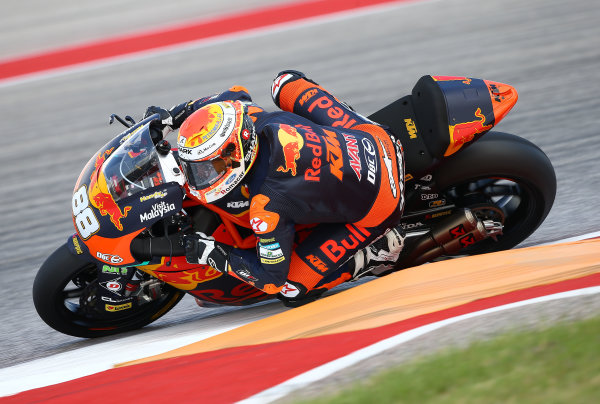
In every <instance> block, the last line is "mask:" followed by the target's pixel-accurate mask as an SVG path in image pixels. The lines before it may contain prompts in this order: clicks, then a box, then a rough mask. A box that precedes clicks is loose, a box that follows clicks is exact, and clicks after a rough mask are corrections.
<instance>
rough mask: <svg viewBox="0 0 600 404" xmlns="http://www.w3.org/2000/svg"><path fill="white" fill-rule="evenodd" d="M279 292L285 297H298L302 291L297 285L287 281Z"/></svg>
mask: <svg viewBox="0 0 600 404" xmlns="http://www.w3.org/2000/svg"><path fill="white" fill-rule="evenodd" d="M279 293H280V294H282V295H283V296H285V297H296V296H298V294H299V293H300V291H299V290H298V288H297V287H295V286H294V285H292V284H291V283H288V282H286V283H285V285H283V288H282V289H281V291H280V292H279Z"/></svg>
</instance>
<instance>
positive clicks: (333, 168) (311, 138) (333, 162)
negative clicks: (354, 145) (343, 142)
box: [297, 125, 344, 182]
mask: <svg viewBox="0 0 600 404" xmlns="http://www.w3.org/2000/svg"><path fill="white" fill-rule="evenodd" d="M297 127H298V128H300V129H303V130H304V135H305V136H306V147H307V148H309V149H310V150H311V151H312V154H313V156H314V158H313V159H312V160H311V166H312V167H311V168H307V169H306V171H305V172H304V179H305V180H307V181H316V182H318V181H320V180H321V178H320V175H321V165H322V164H323V162H322V160H321V156H322V155H323V148H322V146H321V139H323V141H324V143H325V159H326V161H327V163H329V170H330V172H331V174H332V175H333V176H335V177H336V178H337V179H338V180H340V181H342V176H343V172H344V159H343V158H342V149H341V148H340V142H339V140H338V139H337V136H336V134H335V132H332V131H330V130H327V129H323V132H324V134H325V136H323V138H320V137H319V136H317V134H316V133H315V132H314V131H313V130H312V128H310V127H308V126H303V125H297Z"/></svg>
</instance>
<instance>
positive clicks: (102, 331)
mask: <svg viewBox="0 0 600 404" xmlns="http://www.w3.org/2000/svg"><path fill="white" fill-rule="evenodd" d="M97 278H98V276H97V269H96V265H94V264H91V263H89V262H86V261H83V260H82V259H81V258H79V257H77V256H75V255H73V254H71V252H70V251H69V249H68V247H67V245H66V244H63V245H62V246H60V247H59V248H58V249H57V250H56V251H54V253H52V255H50V257H48V258H47V259H46V261H45V262H44V263H43V264H42V266H41V267H40V270H39V271H38V273H37V275H36V277H35V280H34V282H33V303H34V305H35V309H36V310H37V312H38V314H39V316H40V317H41V318H42V320H44V322H45V323H46V324H48V325H49V326H50V327H52V328H54V329H55V330H57V331H60V332H62V333H64V334H68V335H72V336H75V337H82V338H95V337H103V336H107V335H113V334H117V333H121V332H124V331H130V330H135V329H138V328H141V327H143V326H145V325H147V324H150V323H151V322H153V321H155V320H157V319H158V318H160V317H162V316H163V315H164V314H166V313H167V312H168V311H169V310H171V309H172V308H173V307H174V306H175V305H176V304H177V303H178V302H179V300H181V298H182V297H183V296H184V293H183V292H181V291H180V290H178V289H175V288H173V287H171V286H169V285H166V284H165V285H164V286H163V287H162V290H163V293H162V295H161V296H160V297H158V298H157V299H156V300H153V301H152V302H150V303H146V304H143V305H140V306H135V307H134V308H132V309H129V310H124V311H119V312H115V313H109V315H108V316H107V315H106V313H105V314H104V315H103V316H94V315H93V314H90V313H93V311H90V310H83V308H82V307H81V305H80V304H79V303H80V302H79V301H78V297H79V296H81V294H82V293H83V291H84V290H85V288H86V287H87V286H89V285H90V284H93V283H94V282H97ZM73 281H75V282H73ZM73 300H75V302H74V301H73Z"/></svg>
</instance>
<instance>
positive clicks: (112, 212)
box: [92, 192, 131, 231]
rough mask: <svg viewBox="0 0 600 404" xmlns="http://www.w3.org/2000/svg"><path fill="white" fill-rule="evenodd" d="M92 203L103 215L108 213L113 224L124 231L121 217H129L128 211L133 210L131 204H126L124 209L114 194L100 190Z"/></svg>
mask: <svg viewBox="0 0 600 404" xmlns="http://www.w3.org/2000/svg"><path fill="white" fill-rule="evenodd" d="M92 205H94V206H95V207H96V208H97V209H98V210H99V211H100V214H101V215H102V216H106V215H108V216H109V217H110V221H111V222H112V224H114V225H115V227H116V228H117V229H119V230H120V231H123V225H122V224H121V219H124V218H126V217H127V213H128V212H129V211H130V210H131V206H125V207H124V208H123V210H121V208H119V205H117V203H116V202H115V200H114V199H113V197H112V195H111V194H105V193H104V192H99V193H97V194H96V195H94V197H93V198H92Z"/></svg>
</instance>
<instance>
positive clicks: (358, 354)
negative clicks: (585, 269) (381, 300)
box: [237, 286, 600, 404]
mask: <svg viewBox="0 0 600 404" xmlns="http://www.w3.org/2000/svg"><path fill="white" fill-rule="evenodd" d="M595 293H600V286H595V287H590V288H584V289H577V290H571V291H568V292H562V293H556V294H553V295H548V296H541V297H537V298H534V299H529V300H523V301H520V302H515V303H510V304H506V305H503V306H498V307H493V308H490V309H486V310H481V311H476V312H473V313H468V314H463V315H461V316H458V317H453V318H449V319H446V320H442V321H438V322H436V323H432V324H428V325H425V326H422V327H419V328H415V329H413V330H409V331H406V332H403V333H400V334H398V335H395V336H393V337H390V338H387V339H384V340H382V341H379V342H377V343H375V344H373V345H370V346H368V347H366V348H363V349H360V350H358V351H355V352H353V353H351V354H349V355H346V356H344V357H341V358H339V359H336V360H334V361H331V362H329V363H326V364H324V365H321V366H319V367H316V368H314V369H312V370H309V371H308V372H305V373H302V374H300V375H298V376H296V377H294V378H292V379H289V380H287V381H285V382H283V383H281V384H278V385H277V386H274V387H271V388H270V389H267V390H264V391H262V392H260V393H258V394H255V395H254V396H251V397H249V398H247V399H245V400H242V401H238V403H237V404H265V403H270V402H272V401H275V400H277V399H279V398H282V397H284V396H286V395H287V394H289V393H291V392H292V391H294V390H297V389H299V388H302V387H305V386H307V385H309V384H310V383H314V382H317V381H319V380H322V379H323V378H324V377H327V376H329V375H331V374H333V373H335V372H338V371H340V370H342V369H344V368H347V367H349V366H352V365H354V364H356V363H358V362H360V361H362V360H365V359H368V358H370V357H372V356H375V355H377V354H380V353H382V352H384V351H386V350H388V349H390V348H394V347H396V346H398V345H400V344H402V343H404V342H407V341H410V340H413V339H415V338H417V337H420V336H422V335H424V334H427V333H429V332H432V331H435V330H438V329H440V328H442V327H445V326H447V325H450V324H454V323H457V322H459V321H462V320H466V319H469V318H474V317H478V316H482V315H485V314H489V313H495V312H499V311H503V310H509V309H514V308H517V307H522V306H526V305H530V304H535V303H542V302H547V301H551V300H557V299H565V298H569V297H575V296H584V295H591V294H595Z"/></svg>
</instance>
